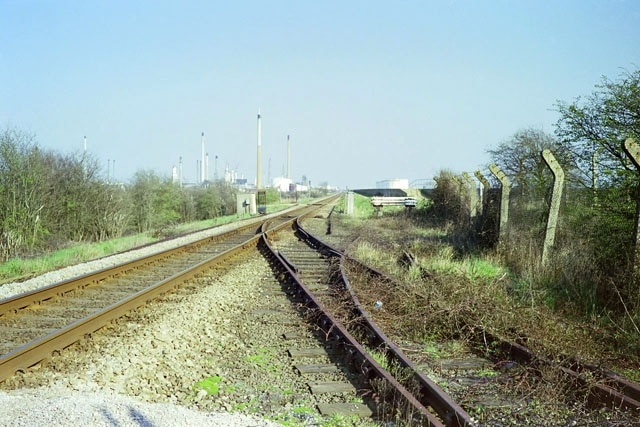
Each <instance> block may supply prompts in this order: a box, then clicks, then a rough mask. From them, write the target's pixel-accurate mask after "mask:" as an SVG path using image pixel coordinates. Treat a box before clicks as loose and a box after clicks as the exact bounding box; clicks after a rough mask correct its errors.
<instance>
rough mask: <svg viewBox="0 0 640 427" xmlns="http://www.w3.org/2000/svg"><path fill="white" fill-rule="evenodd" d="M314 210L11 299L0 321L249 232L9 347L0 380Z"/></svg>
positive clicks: (1, 308) (3, 304) (2, 304)
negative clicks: (115, 299)
mask: <svg viewBox="0 0 640 427" xmlns="http://www.w3.org/2000/svg"><path fill="white" fill-rule="evenodd" d="M333 197H336V196H331V197H328V198H326V199H324V200H323V201H322V202H321V203H330V202H331V201H332V200H333ZM313 209H315V207H313V206H311V207H310V206H302V207H298V208H296V209H294V210H293V211H289V212H283V213H280V214H278V215H277V217H276V218H275V219H273V218H272V219H269V220H267V221H265V220H264V219H263V220H262V221H260V223H261V224H262V226H261V227H258V228H257V229H256V223H255V222H252V223H250V224H247V225H243V226H240V227H238V228H237V229H234V230H231V231H229V232H226V233H221V234H219V235H216V236H209V237H205V238H202V239H199V240H197V241H194V242H192V243H190V244H187V245H183V246H180V247H176V248H172V249H168V250H165V251H162V252H158V253H155V254H152V255H149V256H145V257H140V258H138V259H135V260H133V261H130V262H126V263H123V264H120V265H116V266H113V267H110V268H105V269H101V270H99V271H96V272H92V273H89V274H85V275H82V276H78V277H76V278H72V279H70V280H65V281H61V282H58V283H54V284H53V285H50V286H46V287H44V288H40V289H38V290H35V291H31V292H26V293H23V294H20V295H17V296H15V297H11V298H7V299H4V300H1V301H0V317H2V314H6V313H11V312H13V313H16V312H19V311H21V309H23V308H26V307H28V306H30V305H33V304H37V303H40V302H43V301H46V300H49V299H52V298H56V297H58V296H61V295H64V294H67V293H69V292H72V291H74V290H77V289H81V288H84V287H87V286H89V285H91V284H95V283H98V282H101V281H103V280H106V279H109V278H113V277H117V276H118V275H120V274H122V273H123V272H127V271H130V270H132V269H135V268H139V267H141V266H148V265H154V264H159V263H161V262H162V261H163V260H167V259H169V258H171V257H172V256H173V255H176V254H180V253H182V252H185V251H193V249H194V248H196V249H197V248H199V247H201V246H204V245H207V244H211V243H218V242H223V241H226V240H228V239H229V238H231V237H234V236H235V235H238V234H241V233H245V232H246V231H249V230H253V231H252V233H251V237H250V238H248V239H244V240H243V241H242V242H241V243H238V244H234V245H233V246H232V247H231V248H228V249H226V250H224V251H222V252H218V253H214V254H212V255H211V256H207V257H206V258H205V259H204V260H202V261H200V262H197V263H195V264H194V265H192V266H189V267H188V268H186V269H184V270H182V271H180V272H176V273H174V274H173V275H172V276H170V277H167V278H165V279H163V280H161V281H158V282H156V283H154V284H151V285H150V286H147V287H145V288H144V289H141V290H140V291H137V292H135V293H133V294H131V295H127V296H125V297H124V298H123V299H121V300H120V301H118V302H115V303H112V304H111V305H109V306H106V307H103V308H100V309H98V310H96V311H94V312H92V313H91V314H89V315H86V316H84V317H82V318H80V319H77V320H76V321H74V322H72V323H69V324H67V325H65V326H63V327H61V328H59V329H56V330H54V331H52V332H48V333H45V334H43V335H42V336H40V337H39V338H36V339H33V340H31V341H29V342H27V343H26V344H24V345H21V346H20V347H17V348H14V349H12V350H10V351H8V352H7V353H4V354H2V355H0V381H3V380H5V379H7V378H9V377H10V376H12V375H13V374H14V373H15V372H17V371H20V370H26V369H28V368H29V367H31V366H33V365H35V364H37V363H39V362H41V361H43V360H46V359H48V358H49V357H50V355H51V354H52V353H54V352H56V351H61V350H62V349H64V348H66V347H68V346H69V345H71V344H73V343H75V342H77V341H78V340H80V339H82V338H84V337H86V336H90V335H91V334H92V333H93V332H95V331H96V330H98V329H100V328H101V327H103V326H104V325H106V324H107V323H109V322H110V321H112V320H114V319H117V318H119V317H121V316H122V315H123V314H125V313H126V312H128V311H130V310H132V309H135V308H138V307H140V306H142V305H144V304H145V303H147V302H148V301H151V300H153V299H154V298H157V297H158V296H160V295H162V294H165V293H167V292H169V291H171V290H172V289H174V288H176V287H177V286H179V285H180V284H182V283H184V282H185V281H187V280H189V279H191V278H193V277H194V276H196V275H198V274H201V273H202V272H203V271H204V270H206V269H208V268H211V267H213V266H214V265H217V264H219V263H221V262H224V261H226V260H228V259H229V258H231V257H233V256H235V255H237V254H238V253H239V252H240V251H244V250H249V248H255V247H256V246H257V242H258V240H259V237H260V234H261V233H262V232H263V231H262V230H264V229H266V228H267V225H266V223H267V222H268V223H269V224H271V223H272V222H274V221H275V220H277V219H280V218H285V219H287V221H286V223H290V222H291V221H292V218H295V213H298V212H301V213H302V214H304V213H308V212H309V211H310V210H313ZM280 226H281V225H280ZM278 227H279V226H278Z"/></svg>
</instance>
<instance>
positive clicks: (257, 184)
mask: <svg viewBox="0 0 640 427" xmlns="http://www.w3.org/2000/svg"><path fill="white" fill-rule="evenodd" d="M261 159H262V126H261V123H260V109H258V171H257V177H256V189H258V190H260V189H261V188H262V177H261V175H262V164H261Z"/></svg>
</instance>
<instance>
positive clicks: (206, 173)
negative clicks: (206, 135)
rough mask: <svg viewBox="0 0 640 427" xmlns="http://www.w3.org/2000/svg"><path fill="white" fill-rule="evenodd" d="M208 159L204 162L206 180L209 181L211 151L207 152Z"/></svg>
mask: <svg viewBox="0 0 640 427" xmlns="http://www.w3.org/2000/svg"><path fill="white" fill-rule="evenodd" d="M205 157H206V159H207V161H206V162H205V163H204V180H205V181H209V153H207V154H205Z"/></svg>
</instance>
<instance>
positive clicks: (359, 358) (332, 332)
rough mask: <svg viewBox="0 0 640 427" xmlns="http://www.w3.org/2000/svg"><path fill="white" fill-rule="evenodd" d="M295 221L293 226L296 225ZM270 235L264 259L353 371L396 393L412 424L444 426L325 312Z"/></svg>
mask: <svg viewBox="0 0 640 427" xmlns="http://www.w3.org/2000/svg"><path fill="white" fill-rule="evenodd" d="M295 221H296V220H294V221H293V222H294V223H295ZM270 233H271V231H269V232H266V233H264V234H262V236H261V239H260V243H259V247H260V248H262V250H263V253H264V254H265V256H266V257H268V258H269V259H270V260H272V264H273V266H274V267H275V268H277V269H278V270H279V273H280V275H281V276H283V279H284V281H285V283H286V284H287V285H288V286H291V287H293V288H294V289H295V297H296V298H299V299H300V300H302V301H303V305H304V307H305V309H306V310H307V312H308V313H310V314H312V316H313V318H314V319H315V321H316V323H317V325H318V326H319V327H320V328H321V329H322V330H323V331H324V332H325V334H326V340H327V341H328V342H330V343H332V344H333V345H334V347H335V348H336V350H339V351H341V352H342V353H343V354H345V355H346V358H345V362H346V363H348V364H349V365H350V366H351V368H352V369H354V370H356V371H359V372H360V373H361V374H362V375H363V376H364V377H365V379H366V380H367V382H368V383H369V384H370V385H371V384H372V382H373V380H374V379H377V380H382V381H384V382H386V383H387V384H389V385H391V387H392V389H393V390H394V393H393V396H392V401H394V402H397V401H401V402H402V407H403V408H402V409H403V413H404V414H405V417H406V418H407V420H408V421H409V422H410V423H413V422H418V423H420V425H428V426H434V427H436V426H444V425H445V424H443V423H442V421H441V420H440V419H438V418H437V417H436V416H435V415H434V414H432V413H431V412H430V411H429V409H428V408H427V407H425V406H424V405H422V403H421V402H420V401H418V399H416V398H415V396H413V394H411V393H410V392H409V391H408V390H407V389H406V388H405V387H404V386H403V385H402V384H400V383H399V382H398V380H396V379H395V378H394V377H393V375H391V374H390V373H389V372H388V371H387V370H385V369H384V368H383V367H382V366H381V365H380V364H379V363H378V362H376V361H375V360H374V359H373V358H372V357H371V356H370V355H369V353H368V352H367V351H366V349H365V348H364V347H363V346H362V345H361V344H360V343H359V342H358V341H357V340H356V339H355V338H354V337H353V336H352V335H351V334H350V333H349V332H348V331H347V329H346V328H345V327H344V326H343V325H342V324H341V323H340V322H339V321H338V320H336V319H335V318H334V317H333V316H331V314H329V313H327V312H326V311H325V309H324V307H323V305H322V303H321V302H320V301H318V300H317V299H316V297H315V296H314V295H313V292H312V291H310V290H309V289H308V288H307V286H306V285H305V284H304V283H303V282H301V281H300V280H299V279H298V276H297V275H296V273H295V272H294V271H293V269H292V268H291V263H290V262H289V261H288V260H285V259H284V257H283V255H282V254H280V253H279V252H278V251H277V250H276V249H275V248H274V247H273V246H272V245H271V244H270V243H269V234H270Z"/></svg>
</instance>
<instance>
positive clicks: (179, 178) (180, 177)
mask: <svg viewBox="0 0 640 427" xmlns="http://www.w3.org/2000/svg"><path fill="white" fill-rule="evenodd" d="M256 133H257V152H256V155H257V158H256V178H255V181H254V182H252V183H249V182H247V179H246V178H244V177H242V176H240V177H239V176H238V171H237V170H234V169H232V168H231V167H230V165H229V164H228V163H226V164H225V167H224V173H223V174H222V175H221V176H219V175H218V156H217V155H216V156H215V157H214V161H215V163H214V178H213V181H218V180H219V179H220V180H222V181H223V182H226V183H229V184H233V185H238V186H240V187H244V188H247V189H250V188H254V189H256V190H260V189H262V188H263V186H264V185H263V182H262V114H261V112H260V109H258V115H257V129H256ZM199 157H200V159H199V160H197V161H196V175H195V176H196V177H197V178H196V181H195V182H191V183H189V182H185V181H184V165H183V159H182V156H180V158H179V162H178V164H177V165H174V166H173V167H172V171H171V177H172V181H173V182H175V183H177V184H179V185H180V186H194V185H200V186H202V185H206V184H207V183H209V182H211V180H210V170H209V162H210V160H209V153H208V152H207V150H206V146H205V134H204V132H201V133H200V154H199ZM270 166H271V159H269V175H270V172H271V167H270ZM282 172H283V175H284V176H279V177H275V178H273V179H271V177H269V181H271V182H270V183H269V184H267V185H268V186H270V187H273V188H276V189H277V190H279V191H282V192H287V191H295V190H297V191H305V190H306V189H307V188H308V186H306V185H300V184H295V183H294V182H293V179H292V178H291V135H287V139H286V174H285V170H284V168H283V171H282ZM251 184H253V185H251Z"/></svg>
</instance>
